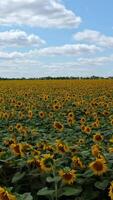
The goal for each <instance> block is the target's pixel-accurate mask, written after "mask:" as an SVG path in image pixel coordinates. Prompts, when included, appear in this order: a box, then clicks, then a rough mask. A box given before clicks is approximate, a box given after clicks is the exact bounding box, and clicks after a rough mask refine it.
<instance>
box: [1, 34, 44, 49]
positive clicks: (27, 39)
mask: <svg viewBox="0 0 113 200" xmlns="http://www.w3.org/2000/svg"><path fill="white" fill-rule="evenodd" d="M42 44H45V41H44V40H42V39H41V38H40V37H39V36H37V35H34V34H31V35H28V34H27V33H26V32H24V31H21V30H9V31H4V32H0V47H2V48H4V47H5V48H6V47H7V46H11V47H32V46H35V47H37V46H39V45H42Z"/></svg>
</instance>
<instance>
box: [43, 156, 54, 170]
mask: <svg viewBox="0 0 113 200" xmlns="http://www.w3.org/2000/svg"><path fill="white" fill-rule="evenodd" d="M53 162H54V160H53V155H50V154H44V155H43V158H42V159H41V166H42V170H43V171H44V172H50V171H52V165H53Z"/></svg>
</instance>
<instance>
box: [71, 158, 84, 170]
mask: <svg viewBox="0 0 113 200" xmlns="http://www.w3.org/2000/svg"><path fill="white" fill-rule="evenodd" d="M72 164H73V166H74V167H75V168H83V163H82V161H81V160H80V158H79V157H77V156H73V157H72Z"/></svg>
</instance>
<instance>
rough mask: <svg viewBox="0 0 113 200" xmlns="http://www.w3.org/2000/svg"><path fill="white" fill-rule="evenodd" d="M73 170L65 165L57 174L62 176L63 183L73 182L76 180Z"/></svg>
mask: <svg viewBox="0 0 113 200" xmlns="http://www.w3.org/2000/svg"><path fill="white" fill-rule="evenodd" d="M75 172H76V171H75V170H73V169H70V168H69V167H65V168H64V169H61V170H60V171H59V175H60V177H61V178H62V181H63V182H64V183H65V184H69V185H70V184H73V183H74V181H75V180H76V174H75Z"/></svg>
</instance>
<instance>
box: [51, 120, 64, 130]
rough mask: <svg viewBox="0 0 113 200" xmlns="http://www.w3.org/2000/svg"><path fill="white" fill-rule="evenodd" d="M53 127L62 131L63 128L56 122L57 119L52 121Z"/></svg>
mask: <svg viewBox="0 0 113 200" xmlns="http://www.w3.org/2000/svg"><path fill="white" fill-rule="evenodd" d="M53 127H54V128H55V129H56V130H58V131H60V132H62V131H63V130H64V126H63V124H61V123H60V122H57V121H55V122H54V124H53Z"/></svg>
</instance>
